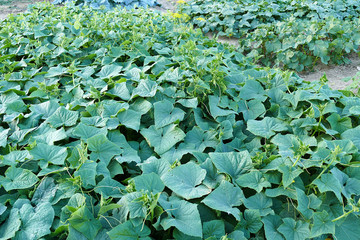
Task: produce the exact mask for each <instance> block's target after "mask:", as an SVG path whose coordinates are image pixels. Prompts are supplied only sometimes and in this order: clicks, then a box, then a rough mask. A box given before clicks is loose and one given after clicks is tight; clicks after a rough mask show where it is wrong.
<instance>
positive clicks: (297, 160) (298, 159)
mask: <svg viewBox="0 0 360 240" xmlns="http://www.w3.org/2000/svg"><path fill="white" fill-rule="evenodd" d="M300 158H301V155H299V156H298V158H297V159H296V161H295V162H294V164H293V165H292V166H293V167H295V166H296V164H297V163H298V162H299V161H300Z"/></svg>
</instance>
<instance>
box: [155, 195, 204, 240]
mask: <svg viewBox="0 0 360 240" xmlns="http://www.w3.org/2000/svg"><path fill="white" fill-rule="evenodd" d="M167 213H168V217H166V218H164V219H163V220H161V222H160V224H161V226H162V227H163V228H164V229H165V230H167V229H169V228H170V227H176V228H177V229H179V230H180V231H181V232H183V233H185V234H187V235H189V236H193V237H202V235H203V234H202V226H201V219H200V214H199V211H198V209H197V204H193V203H189V202H187V201H184V200H181V201H179V200H175V201H171V202H170V209H167Z"/></svg>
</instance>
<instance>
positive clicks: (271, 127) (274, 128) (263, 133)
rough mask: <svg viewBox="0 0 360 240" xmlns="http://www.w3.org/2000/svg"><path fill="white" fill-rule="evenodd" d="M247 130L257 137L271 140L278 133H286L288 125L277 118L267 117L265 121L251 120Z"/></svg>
mask: <svg viewBox="0 0 360 240" xmlns="http://www.w3.org/2000/svg"><path fill="white" fill-rule="evenodd" d="M247 130H249V131H250V132H251V133H253V134H255V135H256V136H260V137H264V138H270V137H271V136H273V135H275V133H276V132H281V131H286V130H287V127H286V125H285V124H284V123H283V122H282V121H280V120H279V119H276V118H271V117H265V118H264V119H263V120H259V121H258V120H249V121H248V123H247Z"/></svg>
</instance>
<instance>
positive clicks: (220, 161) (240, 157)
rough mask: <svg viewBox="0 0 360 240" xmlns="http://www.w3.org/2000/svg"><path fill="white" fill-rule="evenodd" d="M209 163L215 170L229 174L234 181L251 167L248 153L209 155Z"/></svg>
mask: <svg viewBox="0 0 360 240" xmlns="http://www.w3.org/2000/svg"><path fill="white" fill-rule="evenodd" d="M209 156H210V159H211V161H212V162H213V163H214V164H215V166H216V168H217V169H218V170H219V171H220V172H222V173H226V174H229V175H230V176H231V177H232V178H233V179H234V180H235V179H237V178H238V177H240V175H241V174H244V173H246V172H247V171H248V170H249V169H250V168H251V167H252V161H251V158H250V155H249V152H248V151H242V152H228V153H217V152H215V153H210V154H209Z"/></svg>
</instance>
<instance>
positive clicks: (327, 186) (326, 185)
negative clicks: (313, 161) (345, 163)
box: [313, 173, 343, 202]
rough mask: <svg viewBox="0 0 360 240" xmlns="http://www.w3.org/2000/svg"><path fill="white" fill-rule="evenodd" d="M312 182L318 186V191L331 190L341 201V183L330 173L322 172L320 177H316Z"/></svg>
mask: <svg viewBox="0 0 360 240" xmlns="http://www.w3.org/2000/svg"><path fill="white" fill-rule="evenodd" d="M313 184H315V185H316V186H317V187H318V188H319V191H320V192H322V193H323V192H333V193H334V194H335V196H336V197H337V198H338V199H339V201H340V202H342V201H343V200H342V197H341V190H342V188H341V185H340V183H339V181H338V180H337V179H336V178H335V177H334V176H333V175H332V174H330V173H325V174H323V175H322V176H321V178H320V179H316V180H315V181H314V182H313Z"/></svg>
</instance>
